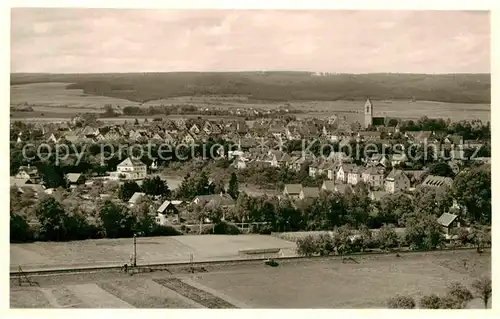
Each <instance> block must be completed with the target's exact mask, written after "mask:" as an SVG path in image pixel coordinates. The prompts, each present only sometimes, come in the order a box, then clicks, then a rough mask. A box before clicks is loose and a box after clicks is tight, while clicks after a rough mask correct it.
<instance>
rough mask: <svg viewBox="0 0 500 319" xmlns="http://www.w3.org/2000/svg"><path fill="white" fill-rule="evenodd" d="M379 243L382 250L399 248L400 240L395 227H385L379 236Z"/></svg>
mask: <svg viewBox="0 0 500 319" xmlns="http://www.w3.org/2000/svg"><path fill="white" fill-rule="evenodd" d="M377 241H378V243H379V245H380V248H381V249H387V248H395V247H398V246H399V238H398V235H397V234H396V232H395V231H394V227H392V226H388V225H384V226H382V227H381V228H380V230H379V232H378V234H377Z"/></svg>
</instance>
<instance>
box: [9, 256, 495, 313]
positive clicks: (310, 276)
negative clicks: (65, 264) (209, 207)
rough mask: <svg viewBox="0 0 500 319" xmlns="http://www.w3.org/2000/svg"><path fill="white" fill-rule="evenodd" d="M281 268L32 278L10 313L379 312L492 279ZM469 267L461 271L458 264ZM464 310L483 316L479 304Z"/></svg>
mask: <svg viewBox="0 0 500 319" xmlns="http://www.w3.org/2000/svg"><path fill="white" fill-rule="evenodd" d="M354 258H355V260H356V263H354V262H350V263H342V262H341V260H340V258H337V257H330V258H310V259H294V260H282V261H280V265H279V266H278V267H269V266H266V265H264V263H261V262H259V263H256V262H253V263H249V262H243V263H238V264H232V265H217V264H215V265H212V266H209V267H207V268H206V270H205V272H197V273H194V274H185V273H184V274H176V273H173V274H170V273H168V272H152V273H143V274H137V275H134V276H129V275H126V274H123V273H104V272H103V273H99V272H98V273H88V274H86V273H79V274H76V273H75V274H61V275H51V276H32V278H31V279H32V280H34V281H36V282H37V283H38V284H39V287H29V286H22V287H19V286H17V285H16V281H15V280H13V279H11V287H10V292H11V294H10V300H11V307H20V308H22V307H42V308H59V307H79V308H80V307H94V308H97V307H116V308H118V307H119V308H124V307H126V308H128V307H138V308H161V307H163V308H199V307H206V308H234V307H237V308H384V307H385V306H386V304H385V303H386V300H387V299H388V298H389V297H392V296H394V295H397V294H409V295H411V296H413V297H414V298H415V299H416V301H417V302H418V300H419V299H420V297H421V296H422V295H424V294H429V293H436V294H438V295H439V294H443V293H444V292H445V290H446V286H447V285H448V284H449V283H451V282H452V281H459V282H462V283H463V284H465V285H467V286H468V287H470V285H471V283H472V282H473V281H474V279H475V278H477V277H480V276H491V254H490V253H489V252H485V253H484V254H482V255H478V254H477V253H476V252H475V251H471V250H468V251H442V252H440V251H437V252H427V253H408V254H403V255H402V256H401V257H399V258H398V257H396V256H395V255H394V254H387V255H362V256H355V257H354ZM464 260H466V261H467V262H468V267H467V268H464V266H463V261H464ZM469 308H482V302H481V301H480V300H479V299H475V300H473V301H472V302H471V303H470V304H469Z"/></svg>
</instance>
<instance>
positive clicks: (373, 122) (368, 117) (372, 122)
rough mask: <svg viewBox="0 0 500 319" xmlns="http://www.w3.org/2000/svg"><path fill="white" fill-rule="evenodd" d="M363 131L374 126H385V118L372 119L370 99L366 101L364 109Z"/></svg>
mask: <svg viewBox="0 0 500 319" xmlns="http://www.w3.org/2000/svg"><path fill="white" fill-rule="evenodd" d="M364 113H365V129H368V128H370V127H374V126H384V125H385V117H374V116H373V103H372V101H371V100H370V99H367V100H366V103H365V107H364Z"/></svg>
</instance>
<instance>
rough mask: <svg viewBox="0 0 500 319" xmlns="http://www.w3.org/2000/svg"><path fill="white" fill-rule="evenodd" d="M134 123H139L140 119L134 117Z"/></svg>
mask: <svg viewBox="0 0 500 319" xmlns="http://www.w3.org/2000/svg"><path fill="white" fill-rule="evenodd" d="M124 111H125V109H124ZM134 125H139V120H138V119H137V118H135V119H134Z"/></svg>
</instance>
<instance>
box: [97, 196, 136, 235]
mask: <svg viewBox="0 0 500 319" xmlns="http://www.w3.org/2000/svg"><path fill="white" fill-rule="evenodd" d="M99 218H100V220H101V225H102V228H103V229H104V231H105V233H106V237H109V238H119V237H131V236H132V235H133V233H134V229H135V227H136V222H137V219H136V217H135V216H133V215H131V214H129V213H128V212H127V210H126V209H125V208H124V207H122V206H118V205H116V204H114V203H113V202H111V201H109V200H107V201H105V202H104V204H103V205H102V206H101V208H100V210H99Z"/></svg>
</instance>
